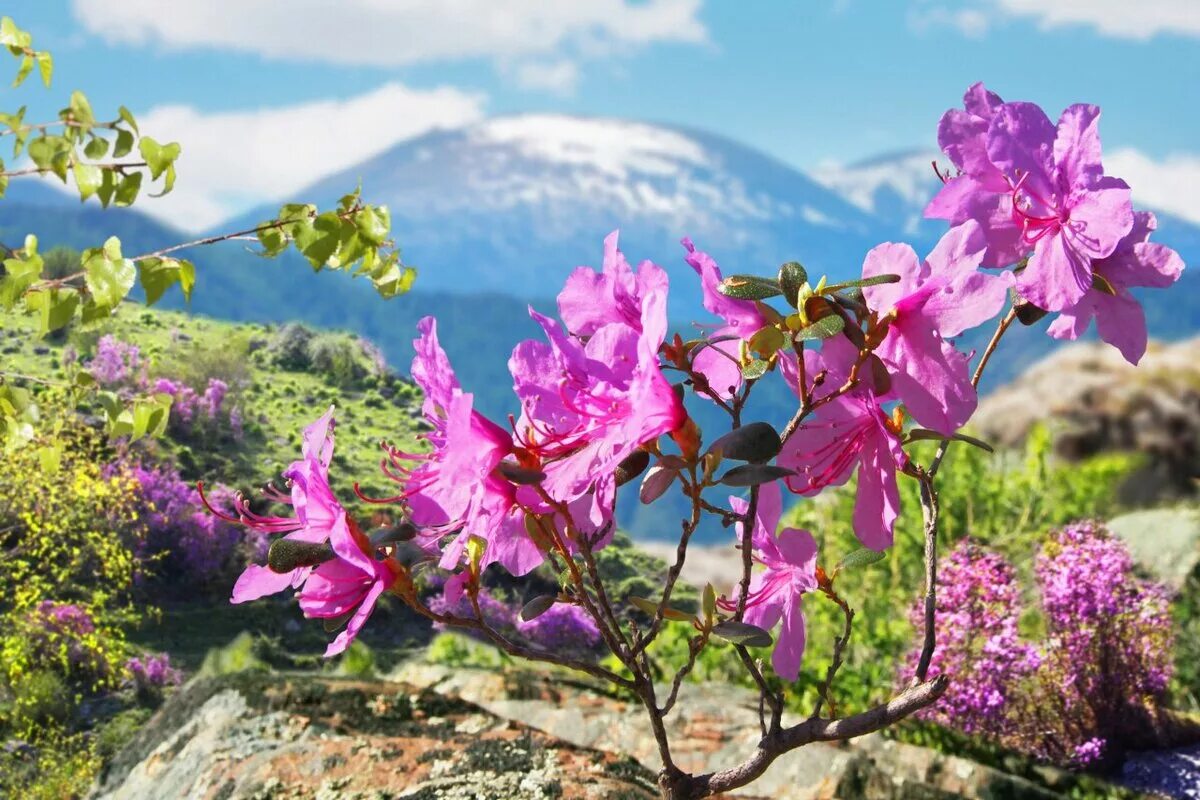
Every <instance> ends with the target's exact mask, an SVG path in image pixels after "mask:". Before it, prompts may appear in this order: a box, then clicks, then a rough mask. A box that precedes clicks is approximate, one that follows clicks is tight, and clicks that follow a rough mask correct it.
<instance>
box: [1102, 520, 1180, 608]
mask: <svg viewBox="0 0 1200 800" xmlns="http://www.w3.org/2000/svg"><path fill="white" fill-rule="evenodd" d="M1108 529H1109V530H1110V531H1111V532H1112V533H1114V534H1115V535H1117V536H1120V537H1121V539H1122V540H1123V541H1124V542H1125V543H1126V544H1127V545H1129V550H1130V552H1131V553H1132V554H1133V557H1134V558H1135V559H1136V560H1137V561H1138V562H1139V563H1140V564H1142V565H1143V566H1145V567H1146V568H1147V569H1149V570H1150V571H1152V572H1153V573H1154V576H1155V577H1156V578H1157V579H1158V580H1160V581H1162V582H1163V583H1165V584H1167V585H1168V586H1169V587H1171V588H1172V589H1174V590H1176V591H1178V590H1179V589H1181V588H1183V585H1184V583H1185V582H1186V581H1187V579H1188V577H1189V576H1190V575H1191V574H1192V573H1193V572H1195V571H1196V567H1197V565H1198V564H1200V510H1198V509H1189V508H1178V509H1170V508H1162V509H1154V510H1153V511H1136V512H1133V513H1131V514H1122V515H1121V516H1118V517H1114V518H1113V519H1111V520H1109V521H1108Z"/></svg>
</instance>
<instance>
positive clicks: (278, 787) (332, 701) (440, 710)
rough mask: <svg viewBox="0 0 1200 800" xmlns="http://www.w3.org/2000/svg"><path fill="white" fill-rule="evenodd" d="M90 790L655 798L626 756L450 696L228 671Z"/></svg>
mask: <svg viewBox="0 0 1200 800" xmlns="http://www.w3.org/2000/svg"><path fill="white" fill-rule="evenodd" d="M94 796H95V797H97V798H103V800H145V799H146V798H172V799H173V800H174V799H176V798H179V799H180V800H183V799H185V798H186V799H187V800H236V799H239V798H245V800H340V799H344V800H368V798H371V799H374V798H384V797H387V798H395V799H396V800H401V798H404V799H405V800H438V799H439V798H444V799H445V800H513V799H514V798H531V799H532V800H552V799H554V798H579V799H580V800H583V799H585V798H588V799H591V798H595V799H596V800H600V799H601V798H626V799H627V800H645V798H653V797H655V796H656V795H655V790H654V778H653V775H652V774H651V773H649V772H648V771H646V770H645V769H644V768H643V767H641V766H639V765H638V764H637V763H636V762H634V761H632V760H631V759H628V758H624V757H621V756H617V755H613V754H608V753H601V752H597V751H594V750H586V749H583V748H579V747H576V746H573V745H571V744H568V743H564V742H561V741H557V740H555V739H553V738H551V737H549V736H547V735H546V734H544V733H540V732H538V731H533V730H530V729H529V728H528V727H526V726H523V725H519V724H516V723H513V722H510V721H508V720H504V719H500V718H498V717H496V716H495V715H493V714H489V713H486V712H484V711H482V710H481V709H480V708H479V707H478V706H475V705H472V704H470V703H467V702H464V701H462V700H459V699H456V698H450V697H446V696H443V695H439V694H434V693H421V692H419V691H417V690H414V689H413V688H412V687H411V686H407V685H403V684H398V683H392V682H383V681H338V680H330V679H326V678H316V677H309V676H281V675H264V674H256V675H252V674H242V675H235V676H225V677H221V678H213V679H205V680H196V681H192V682H191V683H190V684H189V685H188V686H186V687H185V688H184V689H182V690H181V691H180V692H178V693H176V694H175V695H174V696H173V697H172V698H171V699H170V700H169V701H168V702H167V703H166V704H165V705H164V706H163V707H162V708H161V709H160V710H159V712H158V713H157V714H156V715H155V716H154V718H153V719H151V721H150V722H149V723H148V724H147V725H146V727H145V728H144V729H143V730H142V731H140V732H139V734H138V735H137V737H136V738H135V740H134V741H133V742H132V743H130V745H129V746H128V747H126V748H125V750H123V751H122V752H121V753H120V754H118V756H117V758H116V759H115V761H114V762H113V763H112V765H110V767H109V769H108V771H107V773H106V774H105V775H104V776H103V777H102V779H101V782H100V784H99V786H98V787H97V788H96V791H95V792H94Z"/></svg>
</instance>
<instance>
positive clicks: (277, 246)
mask: <svg viewBox="0 0 1200 800" xmlns="http://www.w3.org/2000/svg"><path fill="white" fill-rule="evenodd" d="M258 243H259V244H261V245H262V247H263V249H262V252H261V253H260V254H259V255H263V256H266V257H267V258H274V257H275V256H277V255H279V254H280V253H282V252H283V251H284V250H286V249H287V246H288V237H287V234H285V233H284V232H283V231H282V230H280V229H279V228H265V229H263V230H260V231H259V232H258Z"/></svg>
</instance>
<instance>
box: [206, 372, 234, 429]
mask: <svg viewBox="0 0 1200 800" xmlns="http://www.w3.org/2000/svg"><path fill="white" fill-rule="evenodd" d="M228 392H229V384H227V383H225V381H223V380H221V379H220V378H209V379H208V387H207V388H206V389H205V390H204V413H205V414H207V415H208V416H209V418H210V419H216V418H217V416H218V415H219V414H220V413H221V404H222V403H224V402H225V395H226V394H227V393H228Z"/></svg>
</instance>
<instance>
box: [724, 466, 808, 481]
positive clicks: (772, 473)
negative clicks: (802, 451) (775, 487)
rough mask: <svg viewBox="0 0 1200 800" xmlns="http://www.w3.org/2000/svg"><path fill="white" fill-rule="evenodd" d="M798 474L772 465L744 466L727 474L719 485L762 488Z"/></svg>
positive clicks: (735, 468)
mask: <svg viewBox="0 0 1200 800" xmlns="http://www.w3.org/2000/svg"><path fill="white" fill-rule="evenodd" d="M795 474H796V473H795V472H793V471H792V470H790V469H784V468H783V467H776V466H772V465H770V464H742V465H741V466H739V467H734V468H733V469H731V470H729V472H726V473H725V474H724V475H722V476H721V477H720V478H719V479H718V483H723V484H725V485H726V486H737V487H744V486H760V485H762V484H764V483H770V482H771V481H776V480H779V479H780V478H787V477H789V476H792V475H795Z"/></svg>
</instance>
